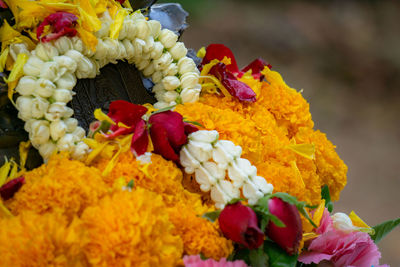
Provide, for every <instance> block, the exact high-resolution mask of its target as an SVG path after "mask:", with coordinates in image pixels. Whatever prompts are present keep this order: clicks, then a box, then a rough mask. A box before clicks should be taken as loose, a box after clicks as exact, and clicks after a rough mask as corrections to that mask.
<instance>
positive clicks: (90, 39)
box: [75, 25, 98, 52]
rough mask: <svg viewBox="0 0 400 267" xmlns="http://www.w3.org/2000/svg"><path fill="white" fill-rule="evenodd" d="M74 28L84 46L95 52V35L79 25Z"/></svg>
mask: <svg viewBox="0 0 400 267" xmlns="http://www.w3.org/2000/svg"><path fill="white" fill-rule="evenodd" d="M75 29H76V31H77V32H78V34H79V37H81V39H82V42H83V43H84V44H85V46H86V47H88V48H89V49H90V50H92V51H93V52H95V51H96V46H97V42H98V40H97V38H96V36H95V35H94V34H93V33H91V32H90V31H87V30H85V29H84V28H83V27H81V26H79V25H78V26H77V27H76V28H75Z"/></svg>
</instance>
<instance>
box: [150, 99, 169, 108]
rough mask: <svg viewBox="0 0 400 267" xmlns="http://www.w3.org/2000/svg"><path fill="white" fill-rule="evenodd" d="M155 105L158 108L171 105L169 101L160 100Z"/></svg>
mask: <svg viewBox="0 0 400 267" xmlns="http://www.w3.org/2000/svg"><path fill="white" fill-rule="evenodd" d="M157 100H158V99H157ZM153 106H154V108H156V109H162V108H166V107H169V106H170V105H169V103H167V102H163V101H160V100H158V102H157V103H155V104H154V105H153Z"/></svg>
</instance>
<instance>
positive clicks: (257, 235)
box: [218, 202, 264, 249]
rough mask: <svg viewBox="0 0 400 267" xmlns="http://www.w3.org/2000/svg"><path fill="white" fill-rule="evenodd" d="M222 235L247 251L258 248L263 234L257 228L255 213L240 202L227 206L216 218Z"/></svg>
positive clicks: (261, 242)
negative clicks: (247, 249)
mask: <svg viewBox="0 0 400 267" xmlns="http://www.w3.org/2000/svg"><path fill="white" fill-rule="evenodd" d="M218 222H219V226H220V228H221V231H222V233H223V234H224V235H225V236H226V237H227V238H229V239H231V240H232V241H234V242H236V243H239V244H242V245H243V246H245V247H247V248H249V249H255V248H258V247H260V246H261V245H262V244H263V242H264V233H263V232H261V229H260V228H258V219H257V215H256V214H255V212H254V211H253V210H252V209H251V208H249V207H247V206H244V205H242V203H240V202H236V203H235V204H230V205H227V206H226V207H225V208H224V209H223V210H222V212H221V214H220V215H219V218H218Z"/></svg>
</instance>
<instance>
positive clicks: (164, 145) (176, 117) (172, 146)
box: [149, 111, 187, 162]
mask: <svg viewBox="0 0 400 267" xmlns="http://www.w3.org/2000/svg"><path fill="white" fill-rule="evenodd" d="M149 123H150V125H151V126H150V136H151V140H152V141H153V146H154V152H156V153H158V154H160V155H161V156H163V157H164V158H166V159H169V160H173V161H175V162H178V161H179V156H178V154H179V151H180V149H181V147H182V146H183V145H184V144H186V142H187V134H186V133H185V125H184V123H183V117H182V115H181V114H179V113H178V112H173V111H165V112H161V113H157V114H154V115H152V116H151V117H150V119H149Z"/></svg>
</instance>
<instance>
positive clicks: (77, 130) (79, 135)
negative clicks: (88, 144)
mask: <svg viewBox="0 0 400 267" xmlns="http://www.w3.org/2000/svg"><path fill="white" fill-rule="evenodd" d="M72 134H73V135H74V136H75V137H76V138H77V139H78V140H82V139H83V138H85V136H86V132H85V130H84V129H83V128H82V127H79V126H78V127H76V128H75V130H74V131H73V132H72Z"/></svg>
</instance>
